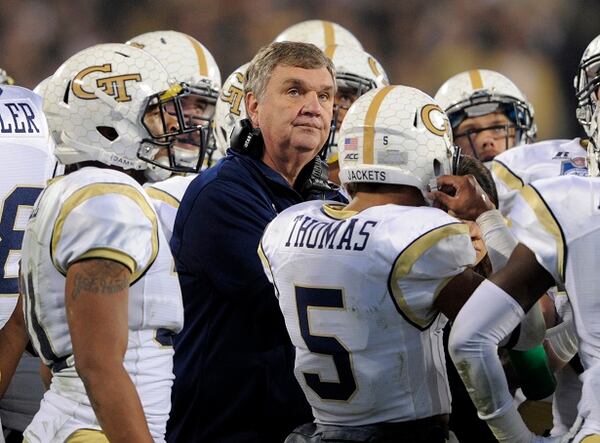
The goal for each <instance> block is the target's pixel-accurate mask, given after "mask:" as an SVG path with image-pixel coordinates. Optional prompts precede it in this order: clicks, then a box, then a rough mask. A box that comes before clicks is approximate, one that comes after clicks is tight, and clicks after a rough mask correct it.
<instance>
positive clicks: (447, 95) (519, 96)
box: [435, 69, 537, 146]
mask: <svg viewBox="0 0 600 443" xmlns="http://www.w3.org/2000/svg"><path fill="white" fill-rule="evenodd" d="M435 100H436V101H437V102H438V103H439V104H440V106H441V107H442V109H443V110H444V111H445V112H446V114H447V115H448V119H449V120H450V123H451V125H452V128H453V129H456V128H457V127H458V125H459V124H460V123H461V122H462V121H463V120H464V119H465V118H467V117H479V116H482V115H486V114H490V113H492V112H497V111H500V112H502V113H504V114H505V115H506V117H508V119H509V120H511V121H512V122H513V123H514V125H515V146H518V145H523V144H526V143H532V142H533V141H534V140H535V136H536V132H537V127H536V125H535V122H534V121H533V114H534V111H533V106H532V105H531V103H529V102H528V101H527V98H526V97H525V95H524V94H523V93H522V92H521V91H520V90H519V88H518V87H517V86H516V85H515V84H514V83H513V82H512V81H510V80H509V79H508V78H507V77H505V76H504V75H502V74H500V73H498V72H495V71H490V70H487V69H473V70H470V71H465V72H461V73H460V74H457V75H455V76H454V77H451V78H450V79H448V80H447V81H446V82H445V83H444V84H443V85H442V86H441V88H440V89H439V90H438V91H437V93H436V94H435Z"/></svg>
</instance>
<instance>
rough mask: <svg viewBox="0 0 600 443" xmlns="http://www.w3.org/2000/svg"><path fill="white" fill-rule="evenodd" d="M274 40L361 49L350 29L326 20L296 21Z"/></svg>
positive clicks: (320, 46)
mask: <svg viewBox="0 0 600 443" xmlns="http://www.w3.org/2000/svg"><path fill="white" fill-rule="evenodd" d="M274 41H276V42H285V41H289V42H304V43H312V44H313V45H315V46H318V47H319V48H324V47H326V46H331V45H343V46H350V47H353V48H356V49H363V47H362V44H361V43H360V42H359V41H358V39H357V38H356V37H354V35H352V33H351V32H350V31H348V30H347V29H346V28H344V27H343V26H340V25H338V24H337V23H333V22H329V21H327V20H307V21H304V22H300V23H296V24H295V25H292V26H290V27H289V28H287V29H285V30H284V31H283V32H281V33H280V34H279V35H278V36H277V37H275V40H274Z"/></svg>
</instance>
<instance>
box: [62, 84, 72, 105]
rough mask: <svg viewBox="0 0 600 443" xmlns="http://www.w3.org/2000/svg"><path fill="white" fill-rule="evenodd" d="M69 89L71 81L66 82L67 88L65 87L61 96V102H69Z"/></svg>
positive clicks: (66, 103)
mask: <svg viewBox="0 0 600 443" xmlns="http://www.w3.org/2000/svg"><path fill="white" fill-rule="evenodd" d="M69 89H71V81H70V80H69V83H67V88H66V89H65V95H64V96H63V102H64V104H65V105H68V104H69Z"/></svg>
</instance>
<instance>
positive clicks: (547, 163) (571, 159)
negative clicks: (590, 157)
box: [491, 138, 587, 216]
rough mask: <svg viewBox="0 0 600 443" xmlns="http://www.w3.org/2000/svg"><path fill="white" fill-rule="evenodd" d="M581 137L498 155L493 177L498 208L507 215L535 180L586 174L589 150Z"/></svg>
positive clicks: (552, 141) (493, 168)
mask: <svg viewBox="0 0 600 443" xmlns="http://www.w3.org/2000/svg"><path fill="white" fill-rule="evenodd" d="M582 143H583V142H582V140H580V139H579V138H576V139H573V140H547V141H542V142H539V143H534V144H531V145H523V146H518V147H515V148H512V149H509V150H507V151H505V152H503V153H502V154H500V155H498V156H496V157H495V158H494V160H493V161H492V168H491V169H492V177H493V178H494V182H495V183H496V189H497V190H498V206H499V209H500V212H502V214H503V215H505V216H506V214H508V212H509V211H510V208H511V206H512V202H513V200H514V198H515V196H516V194H518V192H519V190H520V189H521V188H522V187H523V186H525V185H527V184H529V183H532V182H534V181H535V180H541V179H544V178H551V177H558V176H560V175H580V176H586V175H587V161H586V159H587V151H586V148H585V147H584V146H583V144H582Z"/></svg>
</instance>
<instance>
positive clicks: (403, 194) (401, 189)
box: [345, 186, 427, 212]
mask: <svg viewBox="0 0 600 443" xmlns="http://www.w3.org/2000/svg"><path fill="white" fill-rule="evenodd" d="M388 204H393V205H401V206H426V205H427V203H426V202H425V199H424V198H423V194H421V191H419V190H418V189H416V188H412V187H407V186H390V187H389V189H386V190H385V191H380V192H363V191H358V192H356V194H355V195H354V197H353V198H352V201H351V202H350V203H349V204H348V205H347V206H346V208H345V209H346V210H349V211H357V212H360V211H363V210H365V209H367V208H370V207H373V206H382V205H388Z"/></svg>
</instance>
